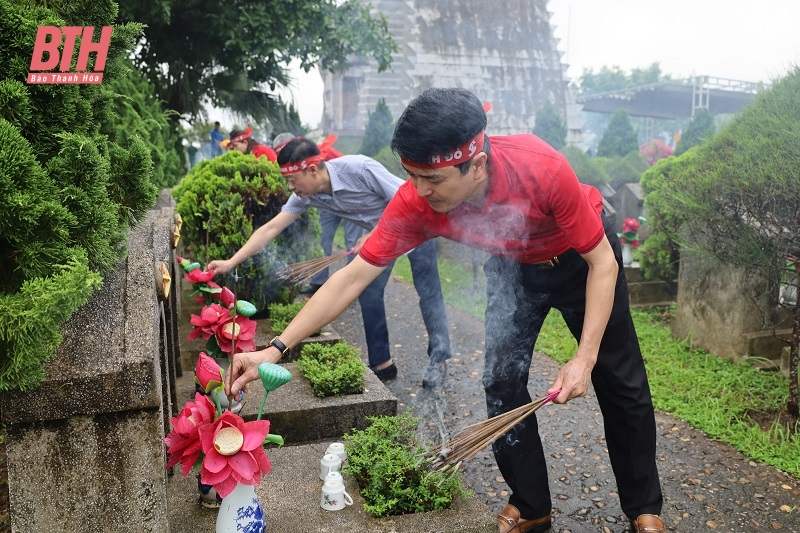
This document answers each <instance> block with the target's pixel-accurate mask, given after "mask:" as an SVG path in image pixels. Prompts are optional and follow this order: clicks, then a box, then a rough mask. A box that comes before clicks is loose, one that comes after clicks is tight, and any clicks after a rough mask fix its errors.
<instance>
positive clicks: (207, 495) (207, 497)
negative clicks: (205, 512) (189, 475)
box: [197, 474, 222, 509]
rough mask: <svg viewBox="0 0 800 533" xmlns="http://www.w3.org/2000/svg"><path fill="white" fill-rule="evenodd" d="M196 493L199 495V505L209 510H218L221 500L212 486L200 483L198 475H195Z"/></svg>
mask: <svg viewBox="0 0 800 533" xmlns="http://www.w3.org/2000/svg"><path fill="white" fill-rule="evenodd" d="M197 491H198V492H199V493H200V500H199V502H200V505H202V506H203V507H207V508H209V509H219V506H220V504H221V503H222V498H221V497H220V495H219V494H217V491H215V490H214V487H213V486H212V485H206V484H205V483H200V474H197Z"/></svg>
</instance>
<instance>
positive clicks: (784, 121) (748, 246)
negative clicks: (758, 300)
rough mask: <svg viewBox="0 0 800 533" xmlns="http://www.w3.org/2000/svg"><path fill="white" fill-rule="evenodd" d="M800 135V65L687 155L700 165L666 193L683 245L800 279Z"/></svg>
mask: <svg viewBox="0 0 800 533" xmlns="http://www.w3.org/2000/svg"><path fill="white" fill-rule="evenodd" d="M798 138H800V67H795V68H794V70H793V71H792V72H791V73H789V74H788V75H787V76H786V77H784V78H783V79H781V80H779V81H777V82H776V83H774V84H773V85H772V87H771V88H770V89H769V90H767V91H764V92H763V93H760V94H759V95H757V96H756V99H755V101H754V102H753V103H752V104H750V105H749V106H748V107H747V108H745V110H744V111H743V112H742V113H741V114H740V115H738V116H737V117H736V118H734V119H733V120H732V121H731V122H730V123H729V124H728V126H727V127H726V128H725V129H723V130H722V131H721V132H720V133H719V134H717V135H716V136H714V137H713V138H711V139H709V140H707V141H706V142H705V143H703V144H702V145H701V146H699V147H697V148H696V149H695V150H692V151H690V152H688V153H687V154H685V155H683V156H681V158H685V157H693V158H694V159H693V161H692V164H691V165H689V166H687V168H685V169H683V172H681V173H680V174H678V175H676V176H675V177H674V179H672V180H671V183H670V185H669V187H668V188H665V189H664V190H663V193H664V194H665V195H666V200H667V201H668V202H670V203H671V205H672V206H673V209H675V210H677V211H679V212H680V213H681V216H682V223H683V226H682V231H681V232H680V234H679V235H678V237H679V242H681V244H682V245H684V246H692V247H695V248H699V249H700V250H703V251H705V252H706V253H708V254H710V255H712V256H713V257H715V258H717V259H718V260H719V261H721V262H722V263H725V264H728V265H731V266H734V267H737V268H741V269H743V271H744V272H746V273H749V274H760V275H761V276H763V279H766V280H776V279H781V278H784V279H786V278H791V276H792V274H794V275H795V276H796V272H797V270H798V266H797V265H798V263H800V259H798V258H799V257H800V173H798V171H797V169H798V165H800V143H798V142H797V139H798ZM787 258H789V259H790V261H789V266H787ZM787 270H788V271H787ZM794 283H795V285H796V283H797V281H796V277H795V281H794ZM775 292H776V293H777V290H776V291H775ZM787 305H788V307H790V309H791V311H792V313H793V318H794V320H793V323H794V324H793V329H792V334H791V342H790V366H789V391H790V394H789V403H788V411H789V412H790V413H791V414H792V415H794V416H795V417H798V416H800V408H799V404H800V398H799V395H798V362H800V350H799V349H800V306H798V305H797V302H795V303H793V304H792V303H787Z"/></svg>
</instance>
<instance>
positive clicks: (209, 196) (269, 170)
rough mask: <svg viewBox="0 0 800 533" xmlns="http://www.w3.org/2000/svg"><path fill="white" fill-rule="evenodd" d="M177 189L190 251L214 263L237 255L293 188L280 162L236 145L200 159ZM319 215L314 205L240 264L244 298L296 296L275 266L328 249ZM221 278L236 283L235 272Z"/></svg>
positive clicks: (258, 302)
mask: <svg viewBox="0 0 800 533" xmlns="http://www.w3.org/2000/svg"><path fill="white" fill-rule="evenodd" d="M173 195H174V196H175V198H176V200H177V203H178V205H177V211H178V213H180V215H181V217H182V218H183V229H182V230H181V235H182V243H183V246H184V248H185V251H186V255H188V256H190V257H193V258H194V259H195V260H196V261H199V262H201V263H203V264H208V262H209V261H211V260H213V259H228V258H230V257H231V256H233V254H235V253H236V252H237V251H238V250H239V248H241V247H242V245H244V243H245V242H247V239H248V238H249V237H250V235H252V233H253V230H254V229H256V228H259V227H261V226H262V225H264V224H265V223H266V222H268V221H269V220H270V219H272V218H273V217H274V216H275V215H277V214H278V213H279V212H280V210H281V207H282V206H283V204H285V203H286V200H287V199H288V197H289V190H288V189H287V188H286V182H285V181H284V179H283V178H282V177H281V175H280V172H279V170H278V165H276V164H275V163H271V162H269V161H268V160H267V158H265V157H260V158H256V157H254V156H252V155H249V154H243V153H241V152H237V151H235V150H234V151H231V152H228V153H226V154H224V155H221V156H218V157H215V158H213V159H209V160H205V161H202V162H200V163H199V164H198V165H197V166H195V167H194V168H193V169H192V170H191V172H189V174H187V175H186V177H184V178H183V179H182V180H181V183H180V184H179V185H178V186H177V187H176V188H175V189H174V190H173ZM318 221H319V217H318V216H317V213H316V210H314V209H312V210H309V213H308V214H307V215H304V216H302V217H300V218H299V219H298V220H297V221H295V222H294V223H293V224H291V225H290V226H289V227H288V228H286V229H285V230H284V231H283V233H281V235H279V236H278V237H277V238H276V239H275V240H274V241H273V242H272V243H271V244H270V245H268V246H267V247H266V248H265V249H264V250H262V251H261V252H260V253H258V254H256V255H254V256H253V257H251V258H250V259H248V260H247V261H245V262H243V263H242V264H241V265H239V267H238V268H237V269H236V272H235V273H236V274H237V275H238V276H239V282H238V285H237V287H236V289H237V290H238V293H239V294H238V296H239V298H241V299H243V300H247V301H248V302H251V303H252V304H253V305H255V306H256V308H258V309H259V310H265V309H266V308H267V305H268V304H269V303H270V302H273V301H278V302H289V301H291V298H292V292H291V291H290V290H289V289H288V288H286V287H284V286H283V284H282V283H280V282H279V281H278V280H277V279H276V278H275V271H276V269H278V268H280V267H282V266H285V265H286V264H288V263H298V262H301V261H306V260H309V259H313V258H314V257H319V256H321V255H322V249H321V247H320V245H319V232H320V230H319V223H318ZM207 235H208V249H206V237H207ZM232 274H233V273H232ZM215 282H217V283H219V284H220V285H225V286H227V287H228V288H230V289H231V290H233V289H234V280H233V276H231V275H228V276H225V277H224V278H223V277H221V276H217V278H216V279H215Z"/></svg>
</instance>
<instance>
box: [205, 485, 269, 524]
mask: <svg viewBox="0 0 800 533" xmlns="http://www.w3.org/2000/svg"><path fill="white" fill-rule="evenodd" d="M266 531H267V519H266V517H265V516H264V509H263V508H262V507H261V502H259V501H258V496H257V495H256V488H255V487H254V486H252V485H244V484H242V483H237V484H236V488H234V489H233V490H232V491H231V493H230V494H228V495H227V496H225V497H224V498H222V504H221V505H220V508H219V514H217V533H265V532H266Z"/></svg>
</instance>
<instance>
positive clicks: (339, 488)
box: [319, 481, 353, 511]
mask: <svg viewBox="0 0 800 533" xmlns="http://www.w3.org/2000/svg"><path fill="white" fill-rule="evenodd" d="M319 505H320V506H321V507H322V508H323V509H325V510H326V511H341V510H342V509H344V506H345V505H353V498H351V497H350V495H349V494H348V493H347V491H346V490H344V484H343V483H337V482H335V481H326V482H325V483H324V484H323V485H322V496H320V499H319Z"/></svg>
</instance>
